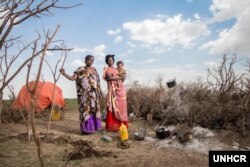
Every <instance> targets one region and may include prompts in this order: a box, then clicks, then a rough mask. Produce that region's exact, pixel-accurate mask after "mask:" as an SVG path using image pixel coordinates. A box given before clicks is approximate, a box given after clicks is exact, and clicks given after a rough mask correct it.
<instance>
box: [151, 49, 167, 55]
mask: <svg viewBox="0 0 250 167" xmlns="http://www.w3.org/2000/svg"><path fill="white" fill-rule="evenodd" d="M165 51H166V49H165V48H160V47H155V48H154V49H153V53H155V54H161V53H164V52H165Z"/></svg>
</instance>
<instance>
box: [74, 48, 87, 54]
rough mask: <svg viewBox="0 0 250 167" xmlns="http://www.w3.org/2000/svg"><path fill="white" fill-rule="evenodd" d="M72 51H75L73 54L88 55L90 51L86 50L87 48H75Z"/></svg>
mask: <svg viewBox="0 0 250 167" xmlns="http://www.w3.org/2000/svg"><path fill="white" fill-rule="evenodd" d="M72 51H73V52H77V53H86V52H87V51H89V49H85V48H74V49H73V50H72Z"/></svg>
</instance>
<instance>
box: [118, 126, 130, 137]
mask: <svg viewBox="0 0 250 167" xmlns="http://www.w3.org/2000/svg"><path fill="white" fill-rule="evenodd" d="M119 131H120V138H121V141H125V140H128V129H127V127H126V126H125V125H124V124H123V123H122V124H121V126H120V127H119Z"/></svg>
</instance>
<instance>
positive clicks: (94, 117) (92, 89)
mask: <svg viewBox="0 0 250 167" xmlns="http://www.w3.org/2000/svg"><path fill="white" fill-rule="evenodd" d="M93 62H94V57H93V56H92V55H87V56H86V57H85V64H86V65H85V66H81V67H79V68H77V70H76V71H75V72H74V74H73V76H70V75H68V74H66V73H65V70H64V69H63V68H61V69H60V72H61V73H62V75H64V76H65V77H66V78H68V79H69V80H71V81H76V91H77V100H78V105H79V113H80V129H81V133H82V134H88V133H93V132H95V131H97V130H99V129H100V128H101V117H100V115H101V114H100V105H99V99H100V96H101V94H102V92H101V87H100V78H99V75H98V73H97V71H96V69H95V68H94V67H91V66H92V64H93Z"/></svg>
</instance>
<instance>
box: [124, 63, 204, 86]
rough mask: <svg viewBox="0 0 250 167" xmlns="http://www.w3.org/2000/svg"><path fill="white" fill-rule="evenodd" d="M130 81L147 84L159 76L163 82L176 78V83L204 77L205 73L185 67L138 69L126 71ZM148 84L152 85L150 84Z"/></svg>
mask: <svg viewBox="0 0 250 167" xmlns="http://www.w3.org/2000/svg"><path fill="white" fill-rule="evenodd" d="M127 71H128V75H129V76H130V80H138V81H139V82H140V83H145V84H148V83H149V82H148V81H149V80H151V81H154V80H155V79H156V77H157V76H158V75H159V74H160V75H162V76H163V78H164V81H165V82H166V81H168V80H170V79H173V78H176V81H177V83H178V82H180V81H190V80H194V79H196V78H197V76H205V75H206V73H207V71H206V70H204V71H197V70H195V69H194V68H185V67H180V66H176V67H164V68H159V67H156V68H153V69H148V68H138V69H127ZM150 84H154V83H153V82H150Z"/></svg>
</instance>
